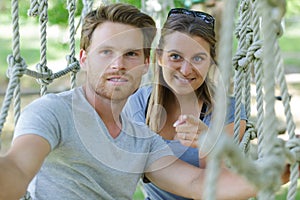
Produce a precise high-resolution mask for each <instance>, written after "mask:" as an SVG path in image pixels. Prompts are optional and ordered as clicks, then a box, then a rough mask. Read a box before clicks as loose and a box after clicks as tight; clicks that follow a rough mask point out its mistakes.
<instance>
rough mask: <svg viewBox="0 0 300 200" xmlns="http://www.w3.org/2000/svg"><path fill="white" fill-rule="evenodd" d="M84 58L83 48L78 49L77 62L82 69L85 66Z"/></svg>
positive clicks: (85, 56) (85, 55) (85, 54)
mask: <svg viewBox="0 0 300 200" xmlns="http://www.w3.org/2000/svg"><path fill="white" fill-rule="evenodd" d="M86 58H87V53H86V51H85V50H83V49H80V52H79V63H80V66H81V68H82V69H85V66H86V63H85V62H86Z"/></svg>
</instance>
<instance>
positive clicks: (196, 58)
mask: <svg viewBox="0 0 300 200" xmlns="http://www.w3.org/2000/svg"><path fill="white" fill-rule="evenodd" d="M193 60H194V61H195V62H200V61H202V60H203V58H202V57H201V56H195V57H194V58H193Z"/></svg>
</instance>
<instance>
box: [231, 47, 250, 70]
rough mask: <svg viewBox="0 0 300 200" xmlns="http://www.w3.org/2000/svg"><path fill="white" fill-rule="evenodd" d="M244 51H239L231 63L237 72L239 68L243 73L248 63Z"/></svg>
mask: <svg viewBox="0 0 300 200" xmlns="http://www.w3.org/2000/svg"><path fill="white" fill-rule="evenodd" d="M246 53H247V52H246V51H245V50H239V51H238V52H237V53H236V54H235V56H234V57H233V63H234V66H235V70H238V69H239V68H241V70H243V71H245V70H246V68H247V66H248V64H249V61H248V59H247V57H246Z"/></svg>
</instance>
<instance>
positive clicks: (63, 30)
mask: <svg viewBox="0 0 300 200" xmlns="http://www.w3.org/2000/svg"><path fill="white" fill-rule="evenodd" d="M67 2H68V1H67V0H50V1H48V7H49V10H48V24H47V66H48V68H50V69H51V70H52V71H53V72H56V71H59V70H61V69H64V68H65V67H66V66H67V60H66V55H68V54H70V47H69V30H68V10H67V6H68V5H67ZM82 2H84V1H81V0H77V2H76V3H77V4H76V5H77V7H76V12H75V15H76V18H75V24H76V28H77V32H76V36H75V39H76V57H77V58H78V52H79V51H78V50H79V49H78V48H79V35H80V16H81V12H82V9H83V3H82ZM107 2H124V3H129V4H132V5H135V6H137V7H138V8H140V9H142V10H143V11H145V12H147V13H149V14H151V16H153V18H154V19H155V20H156V22H157V26H158V28H160V27H161V26H162V22H163V21H164V20H165V17H166V14H167V12H168V10H169V9H170V8H172V7H185V8H191V9H195V10H203V11H206V12H209V13H211V14H212V15H214V16H215V18H216V31H217V33H218V30H219V26H220V17H221V15H222V13H223V7H224V1H222V0H140V1H139V0H127V1H126V0H124V1H113V0H112V1H99V0H95V1H94V4H93V6H94V7H97V6H98V5H100V4H101V3H107ZM286 2H287V11H286V14H285V17H284V21H283V22H282V24H283V27H284V32H283V35H282V36H281V37H280V39H279V43H280V48H281V50H282V57H283V59H284V65H285V74H286V80H287V83H288V89H289V94H290V95H291V108H292V113H293V116H294V120H295V122H296V126H297V129H296V134H300V131H299V128H300V111H299V110H300V108H299V102H300V1H299V0H287V1H286ZM11 4H12V2H11V1H7V0H0V105H2V103H3V97H4V95H5V93H6V89H7V84H8V78H7V76H6V73H7V69H8V63H7V57H8V55H10V54H12V42H13V41H12V34H13V28H12V27H13V24H12V10H11V7H12V5H11ZM29 9H30V1H19V26H20V27H19V33H20V49H21V57H22V58H23V59H24V60H25V61H26V64H27V66H28V68H30V69H32V70H36V65H37V63H39V61H40V28H39V20H38V17H29V16H28V15H27V13H28V10H29ZM235 45H236V41H235ZM80 76H81V75H80V73H79V81H80ZM69 79H70V77H69V75H66V76H64V77H62V78H59V79H57V80H55V81H53V82H52V83H51V84H49V87H48V91H49V92H59V91H63V90H68V89H70V80H69ZM39 93H40V85H39V84H38V82H37V81H36V80H35V79H33V78H31V77H28V76H23V77H22V78H21V100H22V101H21V107H22V108H23V107H24V106H25V105H27V104H28V103H29V102H31V101H32V100H33V99H35V98H37V97H39ZM11 109H13V107H12V105H11ZM276 112H277V113H278V117H279V119H281V120H283V121H284V116H283V113H284V111H283V107H282V106H281V105H278V107H276ZM253 114H255V111H254V112H253ZM13 117H14V116H13V114H12V110H10V112H9V114H8V117H7V119H6V122H5V124H4V127H3V130H2V135H1V139H2V142H1V143H2V148H1V152H2V153H4V152H5V150H6V149H7V146H8V145H9V143H10V141H11V138H12V133H13V127H14V122H13ZM298 193H299V192H298ZM284 196H285V189H284V188H283V189H282V191H280V192H279V193H278V195H277V197H276V199H277V200H279V199H285V197H284ZM135 199H143V197H142V191H141V190H139V189H138V190H137V192H136V195H135ZM296 199H300V195H299V196H297V198H296Z"/></svg>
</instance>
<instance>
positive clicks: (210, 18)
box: [168, 8, 215, 28]
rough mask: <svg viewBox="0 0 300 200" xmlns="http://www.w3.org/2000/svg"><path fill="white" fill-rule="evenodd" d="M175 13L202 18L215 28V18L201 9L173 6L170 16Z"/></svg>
mask: <svg viewBox="0 0 300 200" xmlns="http://www.w3.org/2000/svg"><path fill="white" fill-rule="evenodd" d="M173 15H189V16H193V17H196V18H199V19H201V20H202V21H203V22H205V23H206V24H208V25H210V26H211V27H212V28H214V24H215V18H214V17H213V16H211V15H210V14H207V13H205V12H201V11H194V10H188V9H185V8H172V9H171V10H170V11H169V13H168V18H169V17H170V16H173Z"/></svg>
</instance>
